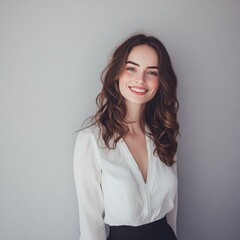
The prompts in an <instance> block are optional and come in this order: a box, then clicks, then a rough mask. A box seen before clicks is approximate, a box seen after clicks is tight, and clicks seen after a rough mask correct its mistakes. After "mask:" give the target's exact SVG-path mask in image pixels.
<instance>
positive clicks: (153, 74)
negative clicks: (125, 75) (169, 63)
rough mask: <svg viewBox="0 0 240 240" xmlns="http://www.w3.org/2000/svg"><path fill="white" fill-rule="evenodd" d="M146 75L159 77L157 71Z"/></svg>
mask: <svg viewBox="0 0 240 240" xmlns="http://www.w3.org/2000/svg"><path fill="white" fill-rule="evenodd" d="M146 74H147V75H151V76H157V75H158V73H157V72H156V71H149V72H147V73H146Z"/></svg>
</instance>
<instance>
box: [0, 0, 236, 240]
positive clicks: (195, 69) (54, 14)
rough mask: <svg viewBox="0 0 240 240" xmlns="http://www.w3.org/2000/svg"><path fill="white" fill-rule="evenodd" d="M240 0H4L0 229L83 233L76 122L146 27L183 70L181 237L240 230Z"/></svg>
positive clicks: (24, 239)
mask: <svg viewBox="0 0 240 240" xmlns="http://www.w3.org/2000/svg"><path fill="white" fill-rule="evenodd" d="M239 10H240V1H237V0H236V1H234V0H225V1H223V0H210V1H207V0H196V1H190V0H181V1H179V0H158V1H157V0H156V1H154V0H148V1H144V0H134V1H131V0H129V1H126V0H123V1H111V0H109V1H107V0H106V1H69V0H68V1H66V0H65V1H61V0H58V1H52V0H48V1H42V0H41V1H40V0H39V1H24V0H23V1H17V0H16V1H13V0H8V1H7V0H6V1H3V0H1V2H0V34H1V36H0V81H1V82H0V83H1V86H0V112H1V118H0V121H1V122H0V150H1V151H0V194H1V196H0V239H1V240H15V239H18V240H32V239H34V240H38V239H39V240H40V239H41V240H42V239H45V240H62V239H64V240H76V239H78V235H79V227H78V206H77V199H76V193H75V186H74V181H73V171H72V157H73V147H74V141H75V138H74V137H75V135H74V131H75V130H77V129H79V128H80V126H81V123H82V121H83V120H84V119H85V118H86V117H88V116H90V115H91V114H93V113H94V112H95V109H96V107H95V97H96V95H97V93H98V92H99V91H100V86H101V85H100V81H99V76H100V73H101V71H102V69H103V68H104V66H105V65H106V63H107V60H108V59H109V54H110V52H111V50H112V49H113V47H115V46H116V45H117V44H118V43H120V42H121V41H122V40H123V39H124V38H125V37H126V36H128V35H129V34H132V33H134V32H140V31H145V32H146V33H148V34H154V35H156V36H157V37H159V38H160V39H161V40H162V41H163V42H164V43H165V45H166V47H167V49H168V51H169V53H170V56H171V58H172V61H173V65H174V68H175V70H176V73H177V76H178V79H179V88H178V96H179V101H180V106H181V107H180V111H179V121H180V125H181V139H180V142H179V151H178V170H179V212H178V213H179V214H178V235H179V240H193V239H194V240H202V239H209V240H212V239H217V240H223V239H224V240H225V239H231V240H237V239H240V228H239V219H240V208H239V203H240V190H239V189H240V188H239V182H240V174H239V170H240V161H239V147H240V144H239V143H240V127H239V122H240V108H239V103H240V94H239V90H240V81H239V80H240V79H239V69H240V45H239V43H240V14H239Z"/></svg>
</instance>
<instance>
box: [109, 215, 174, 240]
mask: <svg viewBox="0 0 240 240" xmlns="http://www.w3.org/2000/svg"><path fill="white" fill-rule="evenodd" d="M176 239H177V238H176V236H175V234H174V231H173V230H172V228H171V227H170V225H169V224H168V223H167V219H166V216H165V217H164V218H162V219H160V220H158V221H155V222H152V223H148V224H144V225H141V226H137V227H133V226H110V232H109V237H108V238H107V240H176Z"/></svg>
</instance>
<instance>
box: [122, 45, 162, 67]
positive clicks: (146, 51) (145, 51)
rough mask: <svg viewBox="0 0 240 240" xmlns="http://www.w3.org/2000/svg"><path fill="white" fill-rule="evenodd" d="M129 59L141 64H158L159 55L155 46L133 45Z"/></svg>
mask: <svg viewBox="0 0 240 240" xmlns="http://www.w3.org/2000/svg"><path fill="white" fill-rule="evenodd" d="M127 61H132V62H135V63H138V64H139V65H140V66H157V65H158V56H157V52H156V50H155V49H154V48H152V47H150V46H148V45H146V44H144V45H138V46H135V47H133V48H132V50H131V52H130V53H129V55H128V58H127Z"/></svg>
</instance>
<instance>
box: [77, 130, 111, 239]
mask: <svg viewBox="0 0 240 240" xmlns="http://www.w3.org/2000/svg"><path fill="white" fill-rule="evenodd" d="M97 157H98V156H97V145H96V143H95V144H94V141H93V140H92V136H91V135H90V133H87V132H83V131H81V132H80V133H79V134H78V136H77V138H76V144H75V149H74V157H73V171H74V180H75V186H76V192H77V199H78V207H79V224H80V239H79V240H96V239H98V240H106V238H107V237H106V230H105V223H104V221H103V211H104V207H103V194H102V189H101V169H100V167H99V165H98V159H97Z"/></svg>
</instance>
